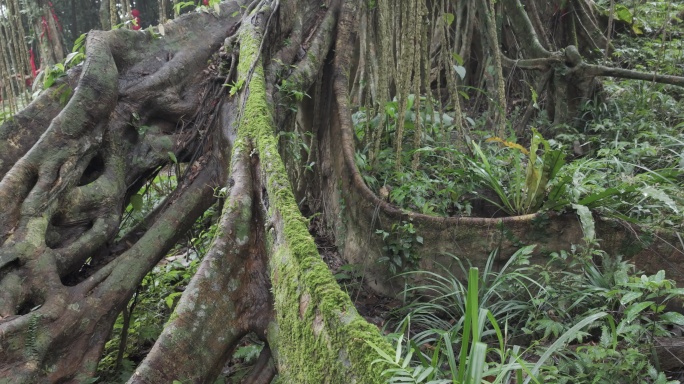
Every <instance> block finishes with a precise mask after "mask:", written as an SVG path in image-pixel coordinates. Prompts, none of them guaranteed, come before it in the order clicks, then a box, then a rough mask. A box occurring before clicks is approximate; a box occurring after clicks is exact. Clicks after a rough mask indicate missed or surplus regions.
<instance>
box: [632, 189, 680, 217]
mask: <svg viewBox="0 0 684 384" xmlns="http://www.w3.org/2000/svg"><path fill="white" fill-rule="evenodd" d="M639 192H641V194H643V195H644V196H646V197H651V198H653V199H655V200H658V201H660V202H661V203H664V204H665V205H667V207H668V208H670V209H671V210H672V211H673V212H674V213H679V209H677V203H675V202H674V200H672V198H671V197H670V196H669V195H668V194H667V193H665V192H663V191H662V190H660V189H657V188H654V187H652V186H650V185H648V186H646V187H644V188H641V189H640V190H639Z"/></svg>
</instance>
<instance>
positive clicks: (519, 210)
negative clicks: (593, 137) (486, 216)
mask: <svg viewBox="0 0 684 384" xmlns="http://www.w3.org/2000/svg"><path fill="white" fill-rule="evenodd" d="M532 132H533V135H532V141H531V143H530V148H529V150H527V149H525V148H524V147H522V146H521V145H519V144H516V143H513V142H509V141H505V140H502V139H500V138H498V137H493V138H490V139H488V140H487V141H488V142H499V143H501V144H503V145H504V146H505V148H507V149H508V150H509V151H512V152H513V154H511V156H510V161H509V162H508V164H507V166H506V167H505V168H498V169H497V168H495V167H494V166H493V165H492V163H491V162H490V160H489V158H488V156H487V155H485V153H484V152H483V151H482V149H481V148H480V146H479V145H477V143H475V142H474V141H473V142H472V147H473V150H474V152H475V154H476V155H477V157H478V160H479V161H474V160H470V169H471V171H472V172H473V175H474V177H475V179H476V180H478V181H480V182H481V183H483V185H485V186H486V187H488V188H489V189H491V190H492V191H493V192H494V193H495V194H496V197H497V198H498V199H490V198H487V197H484V198H485V199H486V200H488V201H489V202H490V203H492V204H494V205H496V206H498V207H499V208H500V209H502V210H503V211H505V212H506V213H508V214H509V215H524V214H527V213H533V212H537V211H538V210H539V209H540V208H541V207H542V205H543V204H544V202H545V201H546V200H549V199H550V200H555V199H557V198H558V197H559V196H560V195H561V194H562V192H563V189H564V188H565V182H560V183H555V184H551V182H552V181H553V180H554V178H555V177H556V175H557V174H558V172H559V170H560V169H561V167H562V166H563V165H564V164H565V154H564V153H563V152H562V151H561V150H558V149H554V150H552V149H551V147H550V145H549V142H548V141H546V140H545V139H544V138H543V137H542V135H541V134H540V133H539V132H537V130H536V129H532ZM539 150H542V151H543V154H542V155H541V156H539V155H538V154H537V152H538V151H539ZM550 185H553V188H552V189H550V190H549V189H548V187H549V186H550Z"/></svg>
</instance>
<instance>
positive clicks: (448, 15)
mask: <svg viewBox="0 0 684 384" xmlns="http://www.w3.org/2000/svg"><path fill="white" fill-rule="evenodd" d="M455 19H456V17H455V16H454V14H453V13H445V14H444V21H445V22H446V23H447V25H449V26H451V24H452V23H453V22H454V20H455Z"/></svg>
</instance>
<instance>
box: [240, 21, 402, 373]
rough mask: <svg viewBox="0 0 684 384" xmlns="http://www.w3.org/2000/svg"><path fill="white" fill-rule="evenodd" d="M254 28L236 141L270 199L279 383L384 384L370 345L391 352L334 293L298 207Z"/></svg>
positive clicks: (246, 50) (249, 27) (247, 37)
mask: <svg viewBox="0 0 684 384" xmlns="http://www.w3.org/2000/svg"><path fill="white" fill-rule="evenodd" d="M255 16H257V17H258V14H255ZM255 25H262V26H263V23H262V24H259V23H253V22H250V21H247V22H246V23H243V25H242V27H241V28H242V29H241V32H240V64H239V67H238V73H239V76H240V77H241V79H244V83H245V84H247V89H246V90H245V92H244V95H245V96H244V97H245V98H246V99H245V100H244V112H243V116H242V120H241V122H240V127H239V132H238V134H239V135H240V136H242V137H245V138H249V139H251V140H252V141H253V142H254V144H255V147H256V148H255V149H256V151H255V154H256V153H258V156H259V163H260V168H261V172H262V176H263V179H264V185H265V190H266V194H267V198H268V200H266V199H264V200H263V201H262V204H261V206H262V207H264V210H267V212H266V213H265V214H266V216H267V222H270V223H272V224H273V226H272V228H271V229H269V233H268V236H267V248H268V254H269V257H270V260H269V270H270V274H271V282H272V285H273V288H272V291H273V295H274V300H275V303H274V305H275V312H276V316H275V320H274V321H273V323H272V325H271V326H270V327H269V332H268V335H267V337H268V341H269V344H270V346H271V349H272V351H273V354H274V356H275V359H276V364H277V368H278V372H279V376H280V378H281V379H282V380H283V382H286V383H316V384H319V383H329V382H333V383H379V382H381V381H382V380H381V378H380V376H379V375H378V372H379V371H382V370H383V367H382V366H379V365H375V366H373V365H372V362H373V360H374V359H375V358H376V357H375V353H374V351H373V349H372V348H371V347H370V346H369V345H368V343H367V342H368V341H371V342H373V343H375V344H376V345H380V346H381V347H382V348H387V350H389V348H390V347H389V345H388V344H387V343H386V342H385V341H384V340H383V339H382V337H381V335H380V333H379V332H378V330H377V329H376V328H375V327H374V326H372V325H370V324H369V323H367V322H366V321H365V320H364V319H363V318H361V317H360V316H359V315H358V313H357V312H356V310H355V308H354V306H353V304H352V302H351V300H350V299H349V296H348V295H347V294H346V293H344V292H343V291H342V290H341V289H340V288H339V286H338V285H337V282H336V281H335V279H334V278H333V276H332V274H331V273H330V271H329V270H328V268H327V266H326V265H325V264H324V263H323V261H322V260H321V258H320V256H319V254H318V251H317V249H316V245H315V243H314V241H313V238H312V237H311V236H310V235H309V232H308V230H307V222H306V220H305V219H304V218H303V217H302V215H301V213H300V212H299V209H298V207H297V204H296V203H295V199H294V195H293V193H292V188H291V186H290V184H289V181H288V179H287V173H286V171H285V167H284V164H283V162H282V159H281V158H280V156H279V154H278V148H277V141H276V137H275V134H274V127H273V116H272V112H271V110H270V108H269V105H268V103H267V96H266V87H265V81H264V72H263V67H262V63H261V61H260V59H259V46H260V42H261V38H262V31H261V30H258V29H257V28H256V27H255ZM250 70H251V72H252V73H251V74H250ZM262 197H265V196H262Z"/></svg>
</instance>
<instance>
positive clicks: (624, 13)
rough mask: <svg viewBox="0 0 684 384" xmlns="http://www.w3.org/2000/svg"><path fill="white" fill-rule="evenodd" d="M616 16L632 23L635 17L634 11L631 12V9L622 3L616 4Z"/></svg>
mask: <svg viewBox="0 0 684 384" xmlns="http://www.w3.org/2000/svg"><path fill="white" fill-rule="evenodd" d="M614 16H615V17H616V18H617V19H618V20H620V21H624V22H625V23H627V24H632V22H633V21H634V17H633V16H632V12H630V10H629V9H628V8H627V7H625V6H624V5H622V4H616V5H615V14H614Z"/></svg>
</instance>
